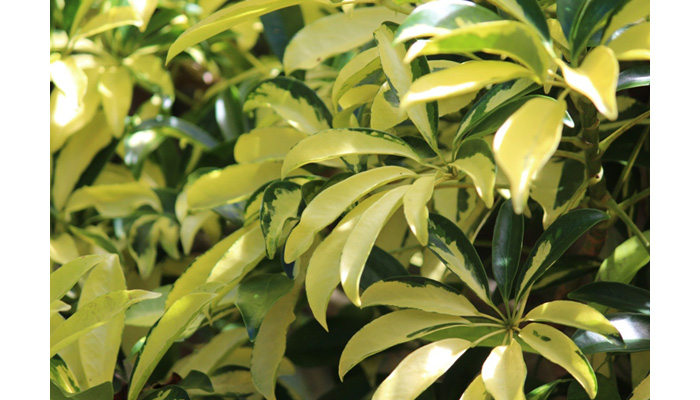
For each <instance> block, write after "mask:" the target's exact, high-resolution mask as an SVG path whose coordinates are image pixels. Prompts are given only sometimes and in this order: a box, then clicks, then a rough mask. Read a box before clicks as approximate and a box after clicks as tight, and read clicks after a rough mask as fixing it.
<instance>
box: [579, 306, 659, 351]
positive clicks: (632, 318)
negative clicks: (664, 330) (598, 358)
mask: <svg viewBox="0 0 700 400" xmlns="http://www.w3.org/2000/svg"><path fill="white" fill-rule="evenodd" d="M607 318H608V320H609V321H610V323H612V324H613V325H614V326H615V328H617V330H618V331H619V332H620V334H621V335H622V339H623V340H624V342H625V343H624V345H621V344H615V343H611V342H610V341H609V340H607V339H606V338H605V337H604V336H602V335H599V334H597V333H594V332H590V331H582V330H578V331H576V332H574V334H573V335H572V336H571V338H572V339H573V340H574V342H575V343H576V345H577V346H578V347H579V348H580V349H581V351H582V352H583V354H593V353H604V352H605V353H610V352H613V353H617V352H619V353H632V352H637V351H646V350H649V346H650V344H651V340H650V338H649V331H650V318H649V316H648V315H643V314H629V313H616V314H608V315H607Z"/></svg>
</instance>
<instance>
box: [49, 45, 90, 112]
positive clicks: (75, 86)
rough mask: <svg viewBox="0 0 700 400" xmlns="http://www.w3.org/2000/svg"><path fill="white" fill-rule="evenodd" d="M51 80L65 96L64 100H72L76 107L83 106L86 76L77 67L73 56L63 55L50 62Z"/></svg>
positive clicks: (86, 83)
mask: <svg viewBox="0 0 700 400" xmlns="http://www.w3.org/2000/svg"><path fill="white" fill-rule="evenodd" d="M49 71H50V72H51V80H52V81H53V83H54V84H55V85H56V87H57V88H58V89H60V90H61V91H62V92H63V94H64V95H65V96H66V101H70V102H74V103H75V104H76V107H78V108H79V107H83V98H84V97H85V93H86V92H87V86H88V77H87V75H85V73H84V72H83V70H82V69H80V67H78V64H77V63H76V61H75V58H74V57H64V58H62V59H60V60H58V61H54V62H52V63H51V66H50V67H49Z"/></svg>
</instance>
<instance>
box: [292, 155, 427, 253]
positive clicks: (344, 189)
mask: <svg viewBox="0 0 700 400" xmlns="http://www.w3.org/2000/svg"><path fill="white" fill-rule="evenodd" d="M413 176H415V174H414V172H413V171H411V170H408V169H406V168H402V167H395V166H386V167H379V168H374V169H371V170H369V171H366V172H362V173H359V174H356V175H353V176H351V177H349V178H348V179H346V180H344V181H342V182H340V183H337V184H335V185H333V186H331V187H330V188H328V189H326V190H324V191H322V192H321V193H319V194H318V195H317V196H316V197H314V199H313V200H312V201H311V203H309V205H308V206H307V207H306V209H304V212H303V213H302V214H301V220H300V221H299V224H297V226H296V227H295V228H294V229H293V230H292V232H291V233H290V234H289V237H288V238H287V243H286V245H285V249H284V261H285V262H287V263H290V262H292V261H294V260H296V259H297V258H299V256H301V254H302V253H303V252H304V251H306V250H307V249H308V248H309V247H310V246H311V243H312V242H313V239H314V236H315V235H316V233H318V232H319V231H320V230H321V229H323V228H325V227H326V226H328V225H329V224H331V223H332V222H333V221H335V220H336V219H337V218H338V217H339V216H340V215H341V214H342V213H343V211H345V210H346V209H347V208H348V207H349V206H350V205H351V204H352V203H354V202H355V201H356V200H357V199H358V198H360V197H362V196H363V195H365V194H367V193H369V192H370V191H372V190H374V189H376V188H377V187H380V186H382V185H385V184H387V183H389V182H392V181H396V180H399V179H403V178H410V177H413Z"/></svg>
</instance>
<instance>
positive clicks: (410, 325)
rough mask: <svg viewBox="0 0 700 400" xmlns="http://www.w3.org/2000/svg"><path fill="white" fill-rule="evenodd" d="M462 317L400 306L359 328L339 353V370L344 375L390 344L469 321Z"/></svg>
mask: <svg viewBox="0 0 700 400" xmlns="http://www.w3.org/2000/svg"><path fill="white" fill-rule="evenodd" d="M468 324H469V322H468V321H467V320H465V319H463V318H460V317H456V316H451V315H441V314H435V313H429V312H425V311H420V310H399V311H394V312H392V313H389V314H386V315H383V316H381V317H379V318H377V319H375V320H373V321H372V322H370V323H369V324H367V325H365V326H364V327H363V328H362V329H360V330H359V331H358V332H357V333H356V334H355V335H354V336H353V337H352V338H351V339H350V341H348V344H347V345H346V346H345V349H344V350H343V354H342V355H341V356H340V363H339V365H338V372H339V374H340V378H341V379H343V377H344V376H345V374H347V372H348V371H350V369H352V367H354V366H355V365H357V364H359V363H360V362H361V361H362V360H364V359H365V358H367V357H369V356H371V355H373V354H376V353H379V352H380V351H383V350H385V349H388V348H389V347H392V346H395V345H397V344H400V343H405V342H408V341H409V340H414V339H419V338H421V337H423V336H425V335H427V334H429V333H431V332H435V331H438V330H441V329H446V328H449V327H452V326H459V325H468Z"/></svg>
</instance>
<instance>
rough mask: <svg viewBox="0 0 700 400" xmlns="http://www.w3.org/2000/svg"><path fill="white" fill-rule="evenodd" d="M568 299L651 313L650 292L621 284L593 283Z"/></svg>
mask: <svg viewBox="0 0 700 400" xmlns="http://www.w3.org/2000/svg"><path fill="white" fill-rule="evenodd" d="M568 297H569V298H570V299H573V300H579V301H585V302H588V303H598V304H602V305H604V306H606V307H611V308H615V309H618V310H620V311H627V312H633V313H640V314H645V315H649V313H650V295H649V291H648V290H645V289H642V288H638V287H636V286H631V285H626V284H624V283H619V282H592V283H589V284H587V285H583V286H581V287H579V288H578V289H576V290H573V291H571V292H569V295H568ZM599 333H600V332H599Z"/></svg>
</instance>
